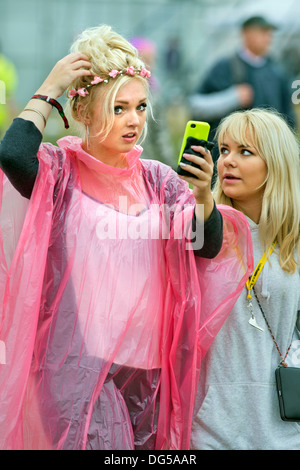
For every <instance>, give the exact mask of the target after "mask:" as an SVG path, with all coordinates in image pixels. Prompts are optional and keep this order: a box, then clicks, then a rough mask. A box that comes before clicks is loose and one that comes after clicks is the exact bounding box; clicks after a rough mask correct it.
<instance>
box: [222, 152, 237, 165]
mask: <svg viewBox="0 0 300 470" xmlns="http://www.w3.org/2000/svg"><path fill="white" fill-rule="evenodd" d="M223 163H224V165H225V166H227V167H228V166H233V167H236V165H237V163H236V159H235V153H234V152H233V151H231V152H228V153H227V154H226V155H225V157H224V159H223Z"/></svg>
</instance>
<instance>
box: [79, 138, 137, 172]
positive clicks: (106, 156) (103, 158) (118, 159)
mask: <svg viewBox="0 0 300 470" xmlns="http://www.w3.org/2000/svg"><path fill="white" fill-rule="evenodd" d="M82 148H83V150H84V151H85V152H87V153H89V154H90V155H92V157H94V158H96V159H97V160H99V161H100V162H102V163H104V164H105V165H109V166H113V167H117V168H128V162H127V159H126V153H116V154H111V153H110V152H106V151H105V149H101V150H99V147H98V148H95V147H94V146H93V145H92V143H89V145H87V143H86V141H84V142H82Z"/></svg>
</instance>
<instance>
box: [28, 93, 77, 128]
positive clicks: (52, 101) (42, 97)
mask: <svg viewBox="0 0 300 470" xmlns="http://www.w3.org/2000/svg"><path fill="white" fill-rule="evenodd" d="M31 99H38V100H42V101H46V102H47V103H49V104H51V105H52V106H54V107H55V108H56V109H57V111H58V112H59V115H60V116H61V117H62V119H63V121H64V124H65V128H66V129H68V128H69V123H68V120H67V118H66V116H65V113H64V110H63V107H62V106H61V105H60V104H59V102H58V101H56V100H55V99H54V98H50V96H46V95H38V94H37V95H33V96H32V97H31Z"/></svg>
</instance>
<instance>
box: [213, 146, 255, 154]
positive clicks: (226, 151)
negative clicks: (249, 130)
mask: <svg viewBox="0 0 300 470" xmlns="http://www.w3.org/2000/svg"><path fill="white" fill-rule="evenodd" d="M229 153H230V150H229V149H228V148H226V147H221V148H220V154H221V155H228V154H229ZM239 153H240V154H241V155H246V156H248V155H253V153H252V152H250V150H247V149H241V150H240V151H239Z"/></svg>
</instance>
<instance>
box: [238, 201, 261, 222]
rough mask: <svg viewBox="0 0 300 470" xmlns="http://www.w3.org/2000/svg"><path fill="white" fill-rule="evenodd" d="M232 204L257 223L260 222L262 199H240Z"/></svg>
mask: <svg viewBox="0 0 300 470" xmlns="http://www.w3.org/2000/svg"><path fill="white" fill-rule="evenodd" d="M232 205H233V207H234V209H236V210H238V211H240V212H242V213H243V214H245V215H246V216H247V217H249V219H251V220H253V222H255V223H256V224H258V223H259V220H260V215H261V206H262V202H261V201H255V202H253V203H243V202H240V201H233V200H232Z"/></svg>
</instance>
